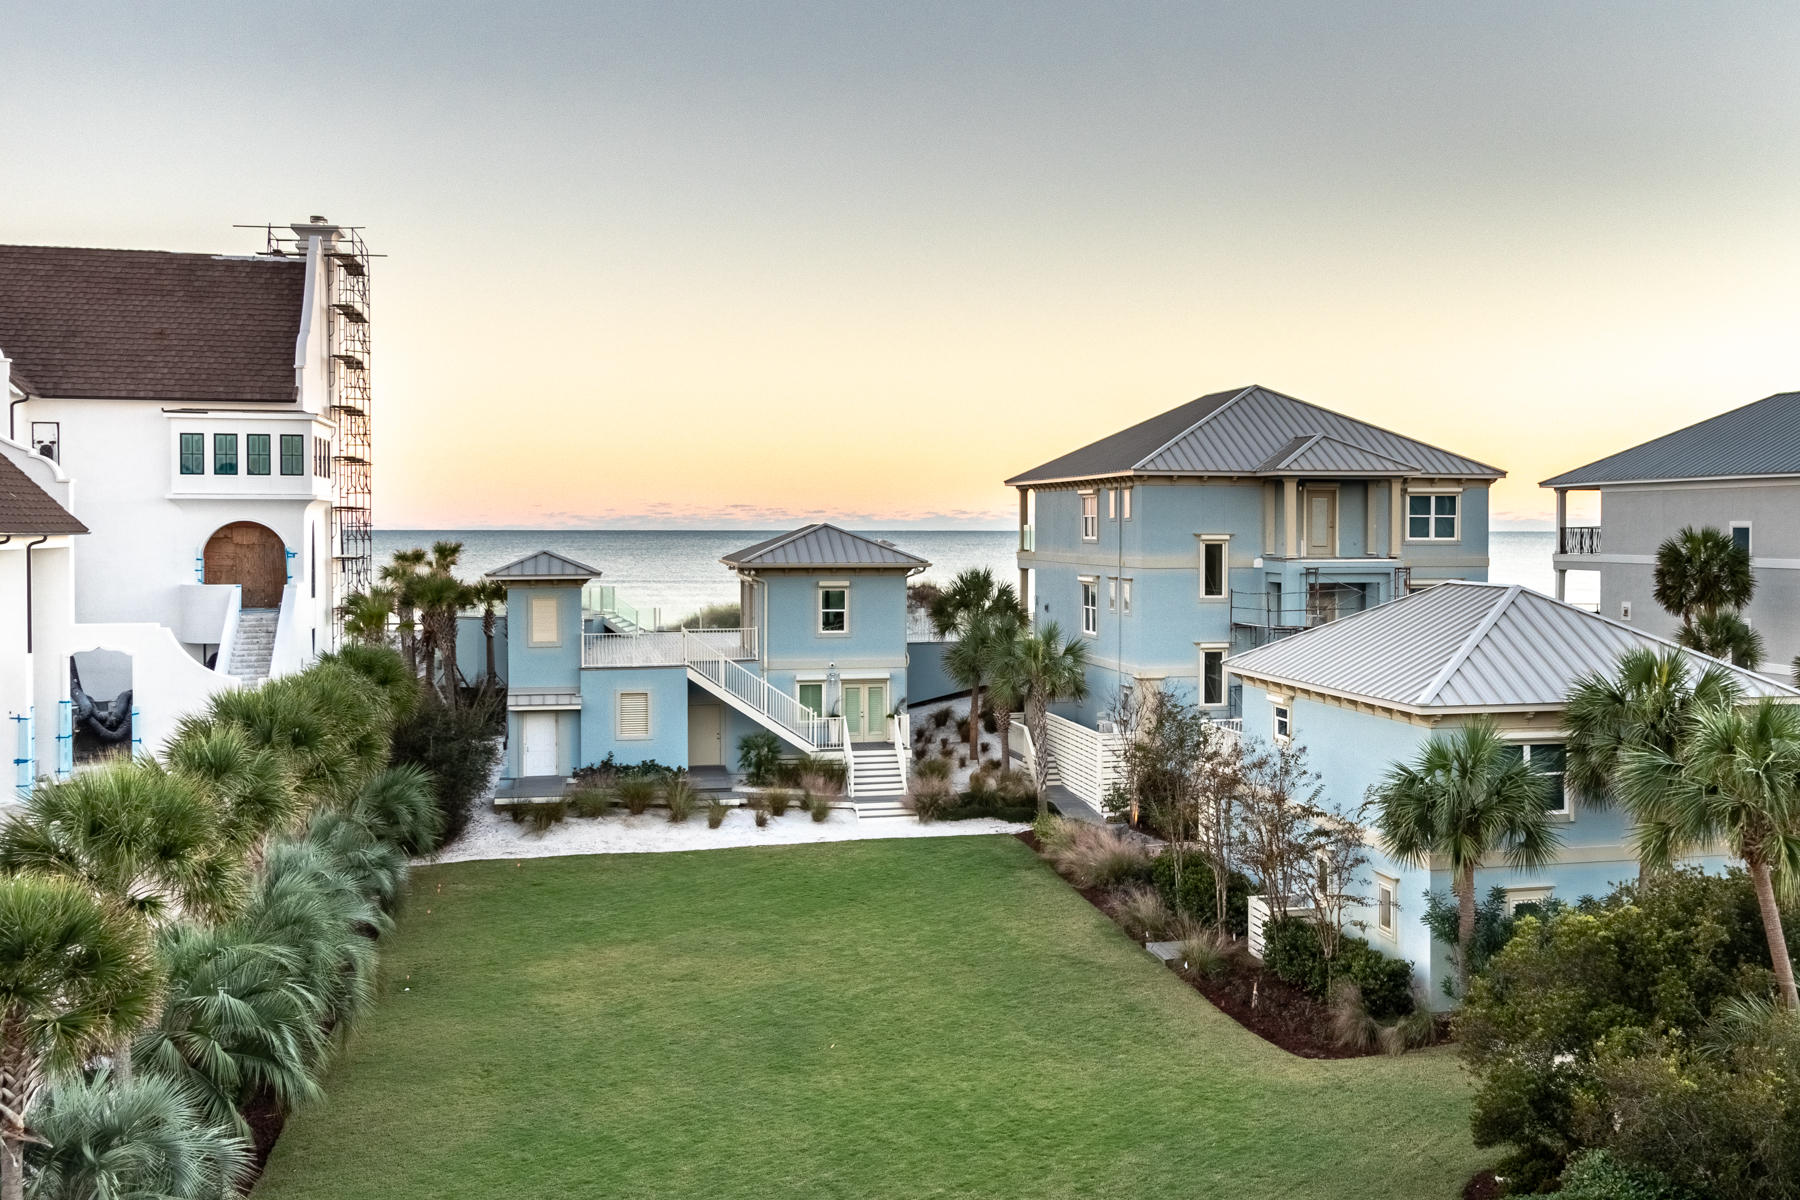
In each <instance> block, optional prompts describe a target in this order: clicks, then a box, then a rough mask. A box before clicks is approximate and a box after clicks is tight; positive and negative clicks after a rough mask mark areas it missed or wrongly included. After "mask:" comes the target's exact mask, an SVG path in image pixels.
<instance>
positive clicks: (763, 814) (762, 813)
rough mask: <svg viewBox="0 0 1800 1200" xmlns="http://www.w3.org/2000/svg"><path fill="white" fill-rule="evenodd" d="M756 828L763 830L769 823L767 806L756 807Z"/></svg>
mask: <svg viewBox="0 0 1800 1200" xmlns="http://www.w3.org/2000/svg"><path fill="white" fill-rule="evenodd" d="M755 811H756V827H757V828H758V829H762V828H764V827H765V826H767V825H768V823H769V809H768V807H767V806H766V805H762V804H759V805H757V806H756V810H755Z"/></svg>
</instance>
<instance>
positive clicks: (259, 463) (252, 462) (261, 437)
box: [244, 433, 269, 475]
mask: <svg viewBox="0 0 1800 1200" xmlns="http://www.w3.org/2000/svg"><path fill="white" fill-rule="evenodd" d="M268 473H269V435H268V434H266V433H247V434H245V435H244V474H246V475H267V474H268Z"/></svg>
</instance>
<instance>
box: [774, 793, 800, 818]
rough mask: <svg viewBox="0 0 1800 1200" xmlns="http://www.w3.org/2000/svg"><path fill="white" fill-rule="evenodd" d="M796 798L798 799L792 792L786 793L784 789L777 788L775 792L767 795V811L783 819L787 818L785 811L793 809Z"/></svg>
mask: <svg viewBox="0 0 1800 1200" xmlns="http://www.w3.org/2000/svg"><path fill="white" fill-rule="evenodd" d="M798 798H799V797H797V796H796V795H795V794H794V793H793V792H790V791H788V790H787V789H786V788H777V789H776V790H775V791H772V792H769V793H768V800H769V811H770V812H772V813H774V814H775V815H776V816H778V817H785V816H787V810H788V809H789V808H791V807H793V804H794V801H795V800H797V799H798Z"/></svg>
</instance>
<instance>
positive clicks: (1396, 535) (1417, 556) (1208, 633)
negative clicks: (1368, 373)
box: [1006, 386, 1504, 730]
mask: <svg viewBox="0 0 1800 1200" xmlns="http://www.w3.org/2000/svg"><path fill="white" fill-rule="evenodd" d="M1503 475H1504V472H1502V471H1500V470H1497V469H1496V468H1494V467H1490V466H1487V465H1485V464H1483V463H1480V462H1477V461H1475V460H1474V459H1471V458H1466V457H1464V456H1462V455H1460V454H1454V453H1451V452H1450V451H1447V450H1441V449H1439V448H1437V447H1435V446H1430V445H1427V444H1426V443H1424V442H1421V441H1417V440H1415V439H1413V438H1409V437H1405V436H1403V435H1401V434H1397V433H1392V432H1389V431H1388V430H1385V429H1381V428H1378V427H1377V426H1374V425H1370V424H1368V423H1367V422H1364V421H1358V420H1356V419H1355V418H1352V417H1347V416H1344V415H1343V414H1341V413H1335V412H1332V411H1331V410H1329V409H1325V408H1320V407H1319V406H1317V405H1315V404H1309V403H1307V402H1306V401H1303V400H1297V399H1295V398H1293V397H1292V396H1285V395H1283V394H1281V393H1280V392H1276V391H1272V390H1270V389H1268V388H1264V387H1254V386H1253V387H1245V388H1238V389H1236V390H1233V391H1226V392H1216V393H1213V394H1212V395H1208V396H1202V397H1200V398H1199V399H1197V400H1193V401H1190V402H1189V403H1187V404H1183V405H1181V406H1180V407H1179V408H1175V409H1171V410H1170V411H1168V412H1166V413H1163V414H1162V415H1160V416H1157V417H1152V418H1150V419H1149V420H1147V421H1143V422H1140V423H1139V424H1137V425H1133V426H1131V427H1130V428H1128V429H1124V430H1121V431H1120V432H1118V433H1114V434H1112V435H1110V436H1108V437H1104V438H1101V439H1100V440H1099V441H1097V442H1094V443H1092V444H1090V445H1087V446H1084V447H1082V448H1081V449H1079V450H1075V451H1072V452H1070V453H1068V454H1065V455H1063V456H1061V457H1060V458H1056V459H1053V460H1051V461H1050V462H1047V463H1045V464H1043V465H1042V466H1039V467H1036V468H1033V469H1032V470H1029V471H1026V472H1024V473H1022V474H1019V475H1015V476H1013V477H1012V478H1011V479H1008V480H1007V481H1006V482H1007V485H1008V486H1010V487H1013V488H1016V489H1017V490H1018V494H1019V553H1018V564H1019V590H1020V594H1021V595H1022V596H1024V597H1025V598H1026V599H1027V602H1028V603H1029V604H1030V606H1031V609H1032V613H1033V619H1034V620H1035V621H1036V622H1037V623H1038V624H1039V625H1042V624H1043V623H1044V622H1046V621H1055V622H1057V623H1058V624H1059V625H1060V626H1061V627H1062V629H1063V630H1064V631H1065V632H1074V633H1079V634H1080V635H1081V636H1083V637H1085V638H1086V639H1087V640H1088V650H1089V660H1090V666H1089V670H1088V696H1087V698H1086V699H1085V700H1083V701H1081V702H1080V703H1073V704H1066V705H1059V706H1058V707H1057V712H1058V714H1059V715H1060V716H1062V717H1065V718H1068V719H1069V720H1071V721H1073V722H1076V723H1077V724H1078V725H1080V726H1082V727H1085V728H1088V729H1095V730H1097V729H1100V728H1101V725H1102V722H1103V721H1104V720H1105V719H1106V716H1107V714H1108V712H1109V711H1111V710H1112V709H1113V707H1114V705H1115V704H1116V702H1117V701H1118V700H1119V699H1120V696H1121V693H1122V690H1124V689H1131V688H1134V687H1138V686H1145V685H1156V686H1160V687H1162V688H1164V689H1166V690H1168V691H1171V692H1175V693H1179V694H1182V695H1184V696H1186V697H1187V698H1189V699H1192V700H1194V701H1196V702H1198V703H1200V704H1202V705H1204V706H1206V707H1207V708H1209V709H1212V710H1213V711H1214V712H1215V713H1217V714H1218V715H1219V716H1220V717H1221V718H1228V717H1230V716H1231V715H1233V714H1234V713H1235V711H1236V705H1235V703H1234V700H1233V698H1232V695H1231V692H1230V688H1229V684H1228V682H1227V676H1226V672H1225V670H1224V664H1225V660H1226V658H1227V657H1228V656H1229V655H1230V654H1232V653H1234V652H1239V651H1243V650H1248V649H1250V648H1251V647H1254V646H1258V645H1262V644H1263V643H1265V642H1268V641H1270V640H1273V639H1276V638H1280V637H1283V636H1286V635H1288V634H1291V633H1294V632H1296V631H1299V630H1303V629H1310V628H1313V627H1315V626H1318V625H1323V624H1326V623H1328V622H1330V621H1333V620H1335V619H1337V618H1339V617H1342V616H1345V615H1347V614H1350V613H1354V612H1360V611H1362V610H1364V609H1367V608H1371V607H1374V606H1375V605H1378V604H1382V603H1384V602H1386V601H1389V600H1392V599H1394V598H1395V597H1396V596H1403V595H1406V594H1407V593H1408V592H1409V591H1412V590H1415V589H1418V588H1422V587H1427V586H1430V585H1431V584H1434V583H1439V582H1442V581H1444V580H1448V579H1476V580H1480V579H1486V578H1487V568H1488V487H1489V485H1490V484H1492V483H1493V482H1494V481H1495V480H1496V479H1499V478H1501V477H1502V476H1503Z"/></svg>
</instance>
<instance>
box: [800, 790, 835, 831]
mask: <svg viewBox="0 0 1800 1200" xmlns="http://www.w3.org/2000/svg"><path fill="white" fill-rule="evenodd" d="M806 811H808V812H809V813H811V814H812V819H813V822H814V823H815V824H822V823H823V822H824V821H825V819H826V818H827V817H829V816H831V797H830V796H828V795H826V794H825V793H824V792H813V793H811V794H810V795H808V796H807V798H806Z"/></svg>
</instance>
